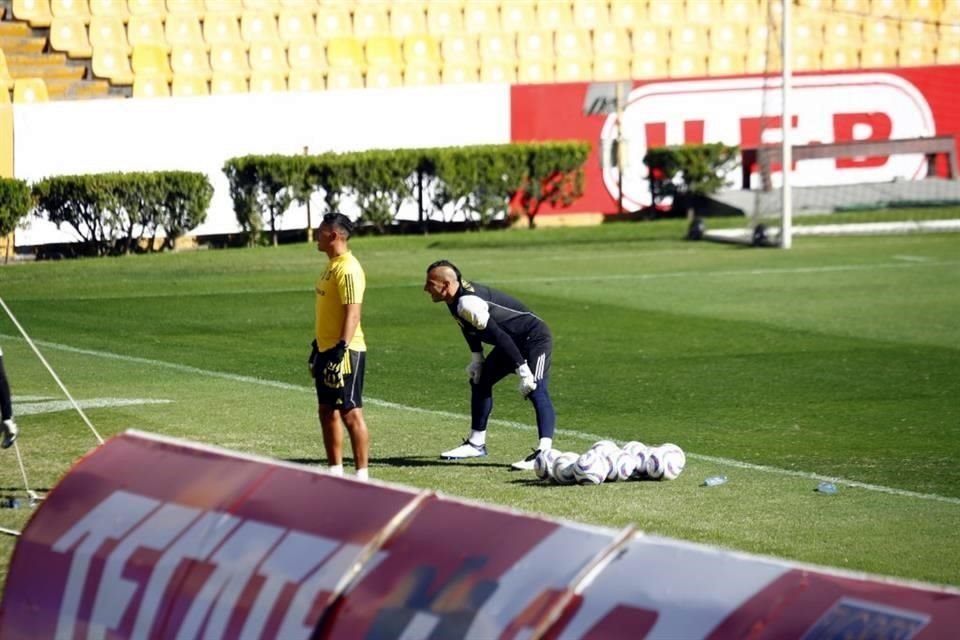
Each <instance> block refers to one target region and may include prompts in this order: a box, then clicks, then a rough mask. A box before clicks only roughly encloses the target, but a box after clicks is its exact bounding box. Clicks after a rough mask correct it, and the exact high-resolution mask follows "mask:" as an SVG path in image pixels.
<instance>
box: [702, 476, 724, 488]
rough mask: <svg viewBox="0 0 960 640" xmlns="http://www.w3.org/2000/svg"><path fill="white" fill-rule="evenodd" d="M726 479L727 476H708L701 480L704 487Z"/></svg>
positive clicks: (712, 485) (721, 482)
mask: <svg viewBox="0 0 960 640" xmlns="http://www.w3.org/2000/svg"><path fill="white" fill-rule="evenodd" d="M726 481H727V476H710V477H709V478H707V479H706V480H704V481H703V486H705V487H715V486H717V485H720V484H723V483H724V482H726Z"/></svg>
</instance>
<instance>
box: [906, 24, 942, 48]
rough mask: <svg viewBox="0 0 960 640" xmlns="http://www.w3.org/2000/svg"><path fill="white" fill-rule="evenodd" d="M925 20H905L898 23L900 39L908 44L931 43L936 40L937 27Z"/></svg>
mask: <svg viewBox="0 0 960 640" xmlns="http://www.w3.org/2000/svg"><path fill="white" fill-rule="evenodd" d="M937 26H938V25H937V24H936V23H935V22H929V21H927V20H919V19H917V20H905V21H903V22H901V23H900V40H901V41H903V42H907V43H910V44H932V43H935V42H936V41H937V35H938V33H937V32H938V28H937Z"/></svg>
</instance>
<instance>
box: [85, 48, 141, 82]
mask: <svg viewBox="0 0 960 640" xmlns="http://www.w3.org/2000/svg"><path fill="white" fill-rule="evenodd" d="M90 66H91V68H92V69H93V75H95V76H97V77H98V78H106V79H108V80H110V82H112V83H113V84H123V85H127V84H133V70H132V69H131V68H130V58H128V57H127V49H126V47H97V48H96V49H94V50H93V58H92V60H91V65H90Z"/></svg>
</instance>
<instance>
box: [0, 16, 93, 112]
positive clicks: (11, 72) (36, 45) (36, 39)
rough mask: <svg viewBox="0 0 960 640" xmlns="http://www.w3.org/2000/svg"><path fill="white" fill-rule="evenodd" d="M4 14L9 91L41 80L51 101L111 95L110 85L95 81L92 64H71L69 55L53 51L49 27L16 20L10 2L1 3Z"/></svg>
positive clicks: (1, 47)
mask: <svg viewBox="0 0 960 640" xmlns="http://www.w3.org/2000/svg"><path fill="white" fill-rule="evenodd" d="M0 11H2V19H0V52H2V54H3V56H2V57H3V58H4V60H3V61H5V67H6V70H5V71H4V69H0V74H2V75H6V76H7V77H6V78H4V80H5V84H6V85H8V86H7V87H6V88H7V89H8V90H10V89H12V88H13V83H14V82H15V81H17V80H27V79H31V78H39V79H41V80H43V82H44V84H45V86H46V94H47V98H48V99H50V100H70V99H86V98H105V97H109V96H110V95H111V88H110V83H109V82H107V81H106V80H98V79H93V78H92V77H91V72H90V68H89V67H90V61H89V60H71V59H69V58H68V57H67V56H66V54H63V53H58V52H51V51H50V50H49V49H50V47H49V38H50V29H49V28H48V27H32V26H31V25H30V24H29V23H28V22H26V21H22V20H16V19H15V18H14V17H13V12H12V11H11V8H10V0H3V2H2V3H0ZM3 61H0V62H3ZM15 99H16V98H15ZM40 99H42V98H40Z"/></svg>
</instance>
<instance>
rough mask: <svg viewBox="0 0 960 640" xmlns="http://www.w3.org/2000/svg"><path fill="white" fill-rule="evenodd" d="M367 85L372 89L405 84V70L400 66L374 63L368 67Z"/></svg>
mask: <svg viewBox="0 0 960 640" xmlns="http://www.w3.org/2000/svg"><path fill="white" fill-rule="evenodd" d="M365 85H366V86H367V87H369V88H371V89H386V88H388V87H400V86H403V72H402V71H401V70H400V68H399V67H394V66H390V65H384V66H381V65H374V66H372V67H369V68H368V69H367V74H366V80H365Z"/></svg>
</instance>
